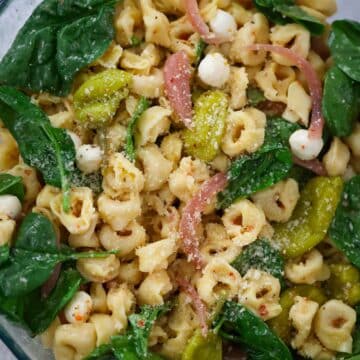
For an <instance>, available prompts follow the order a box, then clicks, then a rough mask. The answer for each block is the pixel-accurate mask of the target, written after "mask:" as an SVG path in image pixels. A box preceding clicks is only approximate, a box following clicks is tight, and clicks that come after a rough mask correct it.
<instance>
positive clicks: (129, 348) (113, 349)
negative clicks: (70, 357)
mask: <svg viewBox="0 0 360 360" xmlns="http://www.w3.org/2000/svg"><path fill="white" fill-rule="evenodd" d="M169 310H170V305H169V304H164V305H157V306H149V305H145V306H143V307H142V308H141V309H140V313H139V314H132V315H130V316H129V323H130V329H129V330H128V331H127V332H126V333H125V334H124V335H116V336H113V337H112V338H111V340H110V343H109V344H104V345H100V346H99V347H97V348H96V349H95V350H94V351H93V352H92V353H91V354H90V355H89V356H88V357H87V358H86V360H100V359H101V360H105V359H114V358H115V359H119V360H137V359H143V360H145V359H148V360H161V359H162V358H161V357H160V356H159V355H156V354H154V353H152V352H150V351H149V350H148V338H149V335H150V331H151V329H152V326H153V325H154V322H155V320H156V319H157V318H158V317H160V316H162V315H163V314H164V313H166V312H168V311H169Z"/></svg>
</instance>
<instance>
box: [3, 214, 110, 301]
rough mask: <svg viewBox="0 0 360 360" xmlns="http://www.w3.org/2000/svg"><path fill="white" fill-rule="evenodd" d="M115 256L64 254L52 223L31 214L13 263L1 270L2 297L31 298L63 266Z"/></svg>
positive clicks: (12, 253)
mask: <svg viewBox="0 0 360 360" xmlns="http://www.w3.org/2000/svg"><path fill="white" fill-rule="evenodd" d="M113 253H114V252H113V251H110V252H99V253H95V252H82V253H80V252H79V253H77V252H74V251H67V252H61V251H59V250H58V248H57V244H56V233H55V230H54V228H53V226H52V223H51V222H50V220H48V219H47V218H46V217H45V216H44V215H41V214H37V213H31V214H29V215H28V216H27V217H26V218H25V219H24V221H23V222H22V224H21V225H20V229H19V232H18V234H17V237H16V240H15V245H14V247H13V248H12V249H11V251H10V257H9V261H8V262H7V263H6V264H5V266H3V267H2V268H1V269H0V293H1V294H3V295H5V296H9V297H16V296H21V295H25V294H28V293H30V292H31V291H33V290H35V289H36V288H38V287H39V286H41V285H42V284H43V283H44V282H45V281H46V280H47V279H48V278H49V277H50V275H51V274H52V272H53V270H54V268H55V266H56V265H57V264H59V263H61V262H64V261H69V260H78V259H87V258H102V257H106V256H108V255H109V254H113Z"/></svg>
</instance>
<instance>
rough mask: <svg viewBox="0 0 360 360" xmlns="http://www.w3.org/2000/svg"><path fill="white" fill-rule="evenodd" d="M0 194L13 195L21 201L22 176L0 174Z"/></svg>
mask: <svg viewBox="0 0 360 360" xmlns="http://www.w3.org/2000/svg"><path fill="white" fill-rule="evenodd" d="M0 195H15V196H17V197H18V199H19V200H20V201H23V200H24V196H25V188H24V184H23V180H22V178H21V177H20V176H13V175H10V174H0Z"/></svg>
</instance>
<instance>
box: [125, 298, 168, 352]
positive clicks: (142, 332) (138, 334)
mask: <svg viewBox="0 0 360 360" xmlns="http://www.w3.org/2000/svg"><path fill="white" fill-rule="evenodd" d="M170 308H171V307H170V305H169V304H165V305H160V306H154V307H152V306H148V305H144V306H143V307H142V308H141V311H140V313H139V314H132V315H130V316H129V323H130V325H131V327H132V332H133V335H132V338H133V341H134V342H135V343H136V353H137V354H138V356H139V357H140V358H141V359H146V358H147V357H148V356H149V350H148V338H149V335H150V332H151V329H152V327H153V325H154V323H155V320H156V319H157V318H159V317H160V316H162V315H163V314H165V313H166V312H168V311H169V310H170Z"/></svg>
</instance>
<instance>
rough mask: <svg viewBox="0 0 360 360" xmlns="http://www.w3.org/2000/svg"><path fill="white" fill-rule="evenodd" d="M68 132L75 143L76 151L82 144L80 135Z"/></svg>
mask: <svg viewBox="0 0 360 360" xmlns="http://www.w3.org/2000/svg"><path fill="white" fill-rule="evenodd" d="M66 132H67V134H68V135H69V136H70V137H71V140H72V141H73V143H74V146H75V149H76V150H77V149H78V148H79V147H80V146H81V144H82V141H81V139H80V137H79V135H77V134H75V133H74V132H73V131H70V130H66Z"/></svg>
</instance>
